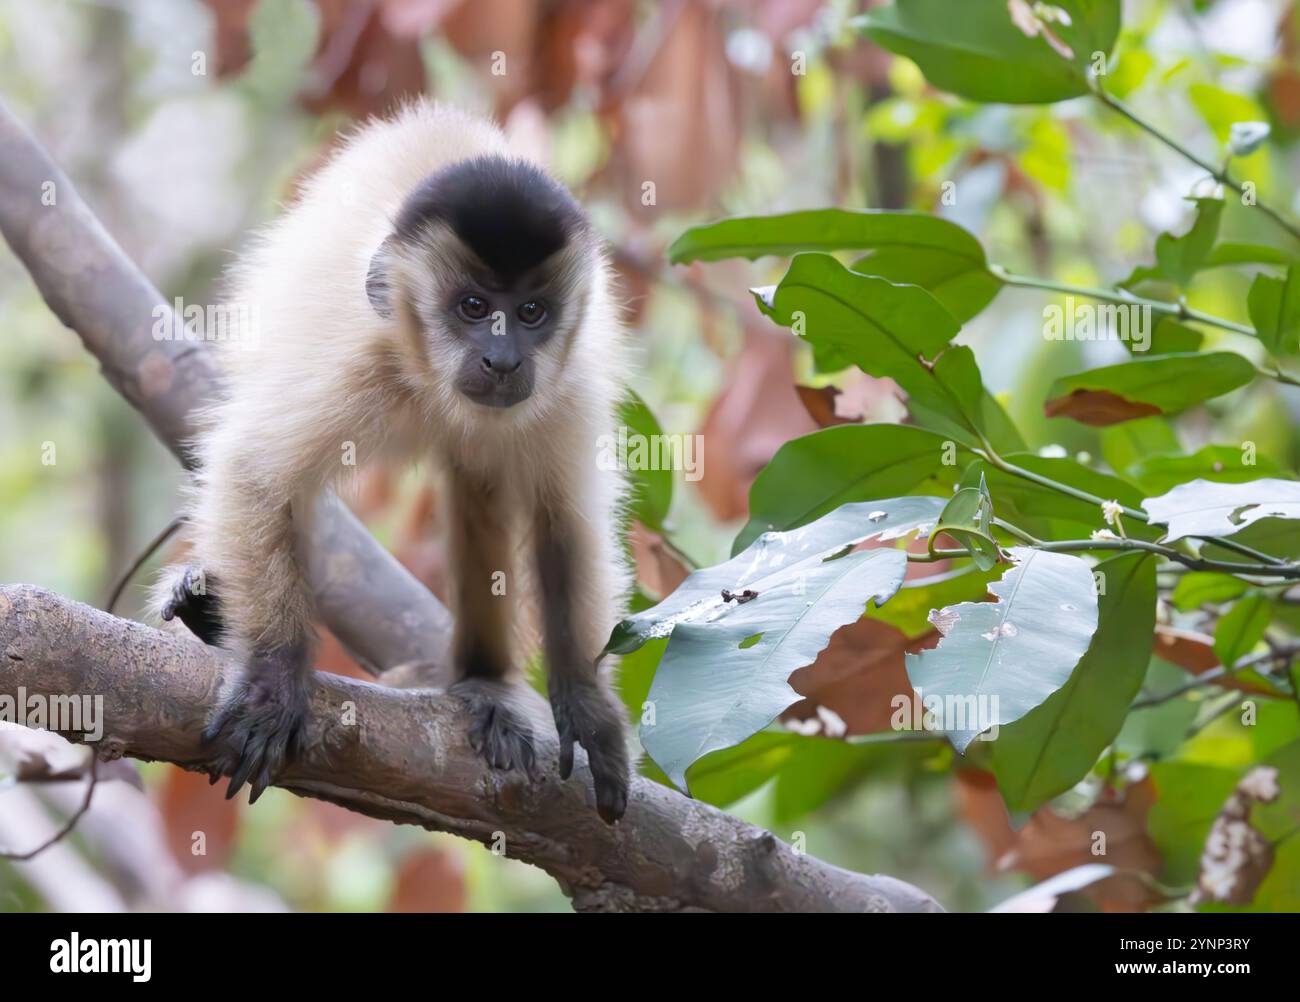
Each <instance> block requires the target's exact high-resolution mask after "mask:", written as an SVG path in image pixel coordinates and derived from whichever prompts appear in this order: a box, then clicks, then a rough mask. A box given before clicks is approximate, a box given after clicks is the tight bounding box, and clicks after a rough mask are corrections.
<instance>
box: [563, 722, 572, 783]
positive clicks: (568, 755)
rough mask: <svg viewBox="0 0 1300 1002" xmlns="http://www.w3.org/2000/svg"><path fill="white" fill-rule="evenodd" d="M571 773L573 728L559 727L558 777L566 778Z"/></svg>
mask: <svg viewBox="0 0 1300 1002" xmlns="http://www.w3.org/2000/svg"><path fill="white" fill-rule="evenodd" d="M572 775H573V729H572V728H570V727H561V728H560V778H561V779H568V778H569V777H570V776H572Z"/></svg>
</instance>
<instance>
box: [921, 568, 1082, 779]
mask: <svg viewBox="0 0 1300 1002" xmlns="http://www.w3.org/2000/svg"><path fill="white" fill-rule="evenodd" d="M1010 553H1011V558H1012V559H1013V560H1014V561H1015V562H1016V566H1015V567H1013V568H1012V569H1011V570H1009V571H1008V572H1007V573H1006V574H1005V575H1004V576H1003V577H1002V580H1000V581H997V582H994V583H993V584H991V585H989V591H990V592H991V593H992V594H993V595H995V596H996V597H997V598H998V601H997V602H963V603H962V604H961V605H954V606H951V607H949V608H947V609H943V610H940V611H938V612H935V613H934V614H933V615H932V616H931V621H932V622H933V623H934V624H935V626H937V627H938V629H939V632H940V633H942V634H943V639H942V640H940V641H939V646H938V647H935V648H933V649H932V650H928V651H922V652H921V653H920V654H909V655H908V656H907V674H908V677H909V678H910V679H911V680H912V687H913V688H915V689H916V690H917V691H918V693H919V694H920V697H921V700H922V705H924V706H925V707H926V709H927V711H930V710H931V709H932V707H933V710H934V712H936V713H940V712H941V715H942V719H941V721H940V726H941V728H942V729H943V730H944V731H946V732H947V734H948V739H949V740H950V741H951V742H952V743H953V747H955V748H956V749H957V750H958V751H959V752H962V753H965V751H966V747H967V746H968V745H969V744H970V743H971V742H972V741H973V740H974V739H975V738H976V736H978V735H979V734H980V733H981V732H983V731H985V730H987V729H989V728H990V727H994V726H997V725H1001V724H1009V723H1011V722H1012V721H1013V720H1019V719H1020V718H1021V717H1023V716H1024V715H1025V714H1026V713H1028V712H1029V711H1030V710H1032V709H1033V708H1034V707H1036V706H1038V705H1039V704H1041V703H1042V702H1043V701H1044V700H1045V699H1047V698H1048V697H1049V696H1050V695H1052V693H1054V692H1056V690H1057V689H1059V688H1060V687H1061V686H1062V685H1064V684H1065V682H1066V680H1067V679H1069V677H1070V673H1071V672H1072V671H1073V670H1074V666H1075V665H1077V664H1078V663H1079V659H1080V658H1081V657H1083V655H1084V653H1085V652H1086V651H1087V650H1088V644H1089V643H1090V642H1091V640H1092V636H1093V634H1094V633H1095V632H1096V631H1097V596H1096V593H1095V589H1094V586H1093V578H1092V571H1091V569H1090V568H1089V566H1088V564H1087V563H1085V562H1084V561H1083V560H1080V559H1079V558H1078V557H1071V556H1068V555H1066V554H1064V553H1050V552H1045V551H1043V550H1035V549H1030V548H1028V547H1023V546H1020V547H1015V548H1014V549H1012V550H1011V551H1010ZM940 708H941V710H940Z"/></svg>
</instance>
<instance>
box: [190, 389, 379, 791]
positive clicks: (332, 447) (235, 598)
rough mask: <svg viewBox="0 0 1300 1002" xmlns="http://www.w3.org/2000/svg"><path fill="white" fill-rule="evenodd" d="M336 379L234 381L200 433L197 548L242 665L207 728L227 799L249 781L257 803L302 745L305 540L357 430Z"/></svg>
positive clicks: (306, 653)
mask: <svg viewBox="0 0 1300 1002" xmlns="http://www.w3.org/2000/svg"><path fill="white" fill-rule="evenodd" d="M298 376H299V377H301V372H298ZM337 378H338V376H337V375H336V376H335V378H333V379H331V378H329V377H328V376H327V375H325V374H320V376H319V378H313V379H301V378H299V379H298V380H297V385H294V386H290V385H288V378H287V374H286V376H285V377H284V378H281V377H280V376H279V375H278V374H277V370H276V369H274V368H268V370H267V371H265V372H262V373H259V374H257V375H255V376H253V377H252V378H250V379H248V380H247V381H244V382H242V383H239V384H238V385H236V387H235V388H234V389H233V391H232V393H231V395H230V397H229V399H228V400H227V401H226V402H225V403H224V404H222V405H221V406H220V407H219V408H218V410H217V411H216V412H215V413H214V415H213V416H212V417H213V420H212V421H211V423H210V429H209V431H208V433H207V434H206V435H205V436H204V437H203V439H202V444H201V450H200V466H199V473H198V476H197V489H196V492H195V497H194V503H193V506H192V509H191V512H190V525H191V535H192V541H193V546H194V555H195V560H196V562H197V563H198V565H199V567H200V568H201V569H202V571H203V574H204V576H205V577H206V579H207V586H208V588H209V589H210V590H211V591H212V593H213V595H214V596H215V599H216V602H217V605H218V609H219V614H220V618H221V620H222V623H223V636H222V642H223V646H225V647H227V648H228V649H229V650H230V651H231V652H232V653H233V654H234V655H235V657H236V659H237V660H238V661H239V662H241V664H242V666H243V667H242V670H241V671H240V672H239V673H238V674H237V675H236V676H235V677H234V678H233V679H232V680H230V681H229V682H228V683H227V686H226V688H225V690H224V691H223V694H222V699H221V703H220V706H219V708H218V710H217V712H216V714H215V715H214V716H213V718H212V720H211V722H210V723H209V725H208V727H207V729H206V731H205V732H204V740H205V741H206V742H208V743H211V744H214V745H215V751H214V761H215V764H216V766H217V768H218V769H219V770H220V772H222V773H225V774H228V775H230V776H231V781H230V786H229V788H228V790H227V796H234V794H235V793H236V792H238V790H239V788H240V787H241V786H242V785H243V784H244V783H245V782H251V786H252V798H253V799H254V800H255V799H256V798H257V797H258V796H260V794H261V792H262V790H263V789H265V787H266V786H267V785H268V784H269V783H270V782H271V781H272V780H273V778H274V777H275V775H276V773H277V772H278V771H279V770H280V768H281V767H282V766H283V765H284V763H285V762H286V761H287V760H288V759H290V758H292V757H293V756H294V755H295V754H296V753H297V752H298V751H299V747H298V743H299V741H300V739H301V734H302V726H303V721H304V718H305V715H306V707H307V683H308V681H309V680H310V677H311V665H310V657H311V653H312V618H313V611H312V600H311V592H310V589H309V587H308V585H307V583H306V578H305V575H304V568H303V564H302V557H301V554H300V552H299V540H300V539H301V538H303V536H304V534H305V530H306V518H307V515H308V513H309V512H310V511H311V507H312V501H313V500H314V498H315V496H316V495H317V494H318V493H319V491H320V490H321V488H322V486H323V485H324V483H326V482H327V481H328V480H330V479H331V478H332V476H333V475H334V474H335V473H336V472H337V471H338V470H339V469H340V468H341V467H342V465H343V460H344V456H345V453H344V452H343V451H342V450H343V449H344V448H346V445H347V443H348V442H349V441H351V442H353V443H354V444H355V441H356V440H357V438H359V437H360V432H361V427H360V422H359V421H358V420H357V417H356V416H357V413H358V411H357V409H356V408H355V407H347V406H345V405H344V401H349V400H351V399H353V398H349V397H348V396H347V395H346V394H344V393H342V392H340V390H341V387H339V386H337V385H336V379H337ZM354 447H355V445H354Z"/></svg>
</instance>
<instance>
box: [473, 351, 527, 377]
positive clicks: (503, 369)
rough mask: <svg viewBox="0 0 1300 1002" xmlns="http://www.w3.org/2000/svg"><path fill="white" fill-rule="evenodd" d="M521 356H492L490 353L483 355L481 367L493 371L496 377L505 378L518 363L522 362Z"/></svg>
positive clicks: (516, 367)
mask: <svg viewBox="0 0 1300 1002" xmlns="http://www.w3.org/2000/svg"><path fill="white" fill-rule="evenodd" d="M523 361H524V360H523V359H522V358H495V359H494V358H492V357H491V356H490V355H484V356H483V368H484V369H485V370H486V371H487V372H491V373H494V374H495V375H496V376H497V377H498V378H505V377H506V376H508V375H510V374H511V373H512V372H514V371H515V370H516V369H518V368H519V366H520V365H522V364H523Z"/></svg>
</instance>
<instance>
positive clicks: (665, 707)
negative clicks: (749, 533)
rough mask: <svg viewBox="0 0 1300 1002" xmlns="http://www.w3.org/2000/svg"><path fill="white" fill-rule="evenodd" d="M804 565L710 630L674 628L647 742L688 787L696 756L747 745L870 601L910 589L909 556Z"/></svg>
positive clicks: (870, 554)
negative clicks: (906, 580) (796, 676)
mask: <svg viewBox="0 0 1300 1002" xmlns="http://www.w3.org/2000/svg"><path fill="white" fill-rule="evenodd" d="M797 531H798V530H796V532H797ZM795 559H796V560H797V559H798V558H797V557H796V558H795ZM801 566H802V570H801V572H800V573H799V574H798V575H797V579H796V577H792V576H789V575H787V576H786V577H785V579H783V580H780V581H776V580H772V576H769V577H768V578H766V579H763V580H762V587H761V588H755V589H753V590H754V591H756V592H757V595H758V597H757V598H755V599H752V600H750V601H747V602H744V603H743V604H740V603H737V604H735V605H731V604H726V605H725V608H724V609H723V611H722V614H720V615H718V616H717V617H716V618H713V619H712V620H711V621H709V622H707V623H706V622H700V621H699V619H698V618H696V619H695V621H694V622H683V621H681V620H680V619H679V620H678V621H677V622H676V624H675V625H674V628H673V633H672V638H671V639H670V640H669V641H668V650H667V651H666V652H665V653H664V657H663V660H662V661H660V663H659V670H658V671H657V672H656V673H655V680H654V685H653V686H651V689H650V697H649V702H650V704H651V705H652V706H653V708H654V722H653V723H648V724H643V725H642V726H641V743H642V744H643V745H644V746H645V750H646V752H647V753H648V754H649V755H650V757H651V758H653V759H654V760H655V762H657V763H658V764H659V766H660V768H662V769H663V770H664V772H665V773H666V774H667V775H668V777H669V778H670V779H671V780H672V781H673V782H674V783H676V784H677V785H678V786H679V787H681V788H682V789H685V788H686V770H687V768H688V767H689V766H690V765H691V763H693V762H695V761H696V759H698V758H700V757H701V756H702V755H705V754H707V753H708V752H711V751H715V750H716V749H719V748H727V747H730V746H731V745H734V744H737V743H738V742H740V741H743V740H744V739H745V738H747V737H749V736H750V735H751V734H754V733H756V732H758V731H760V730H762V729H763V728H764V727H766V726H767V725H768V724H770V723H771V722H772V721H773V720H775V719H776V717H777V715H778V714H780V713H781V711H782V710H784V709H786V708H787V707H788V706H791V705H792V704H794V703H796V702H798V700H799V698H800V696H799V694H798V693H797V692H795V691H794V689H793V688H792V687H791V686H790V683H789V681H788V679H789V678H790V674H791V673H792V672H793V671H795V670H796V669H798V668H802V667H804V666H805V665H809V664H812V662H813V661H814V660H815V659H816V657H817V655H818V654H819V653H820V652H821V651H822V650H823V649H824V648H825V647H826V644H827V643H828V642H829V640H830V636H831V634H832V633H834V632H835V630H837V629H839V628H840V627H841V626H844V625H845V624H847V623H851V622H853V621H854V620H856V619H858V618H859V617H860V616H861V615H862V610H863V608H864V607H865V606H866V603H867V602H868V601H869V600H871V599H875V601H876V602H877V604H879V603H881V602H885V601H887V600H888V599H889V598H890V597H891V596H892V595H893V594H894V592H896V591H897V590H898V588H899V586H900V585H901V584H902V583H903V574H904V573H905V572H906V570H907V557H906V555H905V554H904V553H903V552H902V551H901V550H895V549H876V550H864V551H861V552H858V553H851V554H849V555H848V556H845V557H840V558H838V559H836V560H827V561H820V562H816V563H812V564H809V563H807V562H804V563H803V564H802V565H801ZM769 582H770V583H769ZM742 583H744V584H749V582H742ZM755 583H757V582H755ZM682 587H683V588H689V582H688V584H686V585H683V586H682ZM703 601H704V602H705V603H708V602H709V601H711V596H710V597H706V598H704V599H703Z"/></svg>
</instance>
